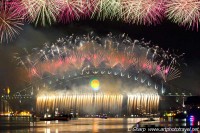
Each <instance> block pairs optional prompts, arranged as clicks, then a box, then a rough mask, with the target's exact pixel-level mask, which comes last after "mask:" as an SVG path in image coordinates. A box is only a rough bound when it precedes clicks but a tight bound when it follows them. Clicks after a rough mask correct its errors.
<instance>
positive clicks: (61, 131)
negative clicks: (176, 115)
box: [0, 117, 200, 133]
mask: <svg viewBox="0 0 200 133" xmlns="http://www.w3.org/2000/svg"><path fill="white" fill-rule="evenodd" d="M145 119H147V118H108V119H101V118H79V119H76V120H70V121H37V122H31V121H32V120H31V119H30V118H29V117H21V118H20V117H18V118H14V117H13V118H12V119H11V117H10V118H9V117H4V118H2V117H1V121H0V132H3V133H66V132H71V133H85V132H91V133H101V132H106V133H112V132H117V133H125V132H130V130H129V129H130V128H131V127H132V126H133V125H134V124H135V123H137V122H139V121H142V120H145ZM156 120H158V118H157V119H156ZM184 124H185V122H182V123H179V124H177V123H176V124H174V123H167V124H165V125H163V126H164V127H174V126H176V127H181V126H184ZM174 133H175V132H174ZM185 133H186V132H185ZM190 133H197V132H190ZM198 133H200V132H198Z"/></svg>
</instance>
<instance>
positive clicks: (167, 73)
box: [16, 34, 182, 89]
mask: <svg viewBox="0 0 200 133" xmlns="http://www.w3.org/2000/svg"><path fill="white" fill-rule="evenodd" d="M34 51H35V52H33V53H28V55H27V56H25V57H20V56H19V57H16V59H17V60H18V61H19V64H21V65H23V66H24V67H25V68H26V70H27V71H28V72H29V73H30V75H31V77H32V78H33V77H36V78H39V80H41V81H43V82H44V83H45V84H49V85H53V84H54V85H55V86H56V88H63V87H64V86H65V85H66V84H68V82H69V81H70V82H72V81H73V80H77V79H82V78H86V77H90V76H95V75H96V76H100V75H102V76H103V75H108V76H109V75H112V76H119V77H121V78H127V79H130V80H133V81H137V82H139V83H140V84H146V85H147V86H151V85H153V86H154V87H155V89H158V86H157V85H155V84H153V82H154V81H157V80H159V81H161V82H167V81H170V80H173V79H176V78H178V77H180V75H181V72H180V70H179V69H178V62H179V60H180V59H181V58H182V55H180V56H178V55H176V54H174V53H171V52H170V51H169V50H168V51H164V50H163V49H161V48H159V47H158V46H154V45H152V46H151V44H150V43H146V42H144V41H143V40H141V41H139V40H134V41H132V40H131V39H130V38H129V37H128V36H126V35H125V34H123V35H119V36H113V35H112V34H108V35H107V37H106V38H100V37H98V36H94V35H93V34H88V35H83V36H75V35H71V36H67V37H65V38H59V39H58V40H57V42H56V43H53V44H52V45H51V44H44V48H42V49H37V50H34Z"/></svg>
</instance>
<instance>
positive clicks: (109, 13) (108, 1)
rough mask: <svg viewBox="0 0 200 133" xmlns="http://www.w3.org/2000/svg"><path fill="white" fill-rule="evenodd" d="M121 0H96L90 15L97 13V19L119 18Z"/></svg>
mask: <svg viewBox="0 0 200 133" xmlns="http://www.w3.org/2000/svg"><path fill="white" fill-rule="evenodd" d="M121 13H122V7H121V0H98V1H97V4H96V7H95V8H94V13H93V15H92V17H94V16H96V15H97V19H102V20H105V19H106V18H110V19H113V18H118V19H120V18H121Z"/></svg>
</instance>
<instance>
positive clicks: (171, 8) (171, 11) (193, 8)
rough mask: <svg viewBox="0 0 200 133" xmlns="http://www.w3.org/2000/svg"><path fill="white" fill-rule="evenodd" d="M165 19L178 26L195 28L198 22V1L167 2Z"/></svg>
mask: <svg viewBox="0 0 200 133" xmlns="http://www.w3.org/2000/svg"><path fill="white" fill-rule="evenodd" d="M166 13H167V17H168V18H169V19H171V20H173V21H174V22H175V23H178V24H179V25H182V26H186V27H192V28H193V29H194V28H195V27H196V28H197V30H198V25H199V22H200V1H199V0H169V1H167V3H166Z"/></svg>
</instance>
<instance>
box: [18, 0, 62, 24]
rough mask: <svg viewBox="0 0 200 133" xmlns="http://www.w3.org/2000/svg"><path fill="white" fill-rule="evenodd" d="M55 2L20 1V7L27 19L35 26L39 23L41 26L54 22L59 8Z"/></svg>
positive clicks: (43, 0)
mask: <svg viewBox="0 0 200 133" xmlns="http://www.w3.org/2000/svg"><path fill="white" fill-rule="evenodd" d="M57 2H58V1H55V0H22V1H21V4H22V6H21V7H24V9H25V11H27V13H28V16H29V19H30V21H31V22H34V23H35V25H38V24H39V23H41V25H42V26H45V25H46V24H50V25H51V24H52V22H56V18H57V15H58V14H59V11H60V7H59V3H57Z"/></svg>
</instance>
